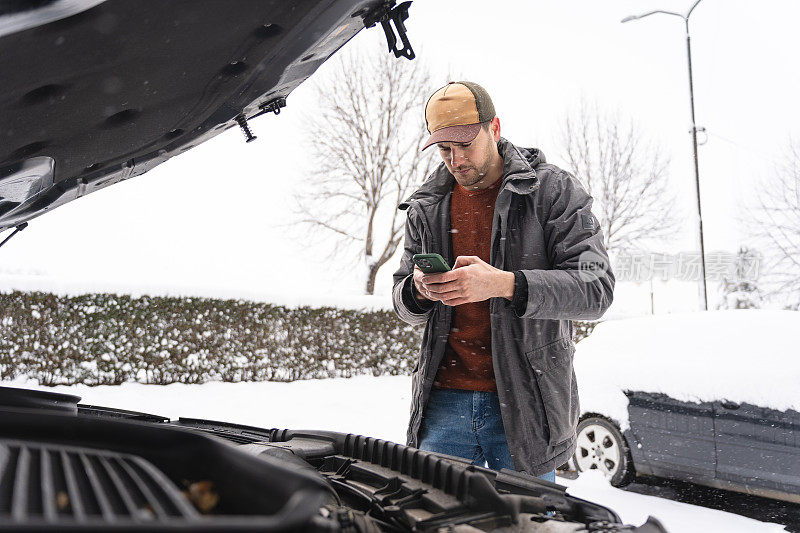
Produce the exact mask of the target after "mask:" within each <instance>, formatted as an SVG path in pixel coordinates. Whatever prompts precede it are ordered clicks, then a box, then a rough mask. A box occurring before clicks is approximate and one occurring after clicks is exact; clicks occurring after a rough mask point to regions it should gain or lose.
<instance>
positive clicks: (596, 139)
mask: <svg viewBox="0 0 800 533" xmlns="http://www.w3.org/2000/svg"><path fill="white" fill-rule="evenodd" d="M560 134H561V139H560V141H561V147H562V150H563V152H564V154H565V158H566V160H567V162H568V163H569V165H570V167H571V171H572V172H573V174H575V176H576V177H577V178H578V179H580V180H581V181H582V182H583V184H584V186H585V187H586V189H587V191H588V192H589V194H591V195H592V197H593V198H594V200H595V204H594V206H593V211H594V212H595V214H596V215H597V217H598V218H599V219H600V224H601V227H602V229H603V237H604V239H605V245H606V248H607V249H608V250H609V251H612V250H613V251H622V250H631V249H643V248H645V247H646V244H649V243H651V242H654V241H657V240H659V239H663V238H666V237H668V236H670V235H672V234H674V233H675V232H676V230H677V227H678V224H677V221H678V217H677V215H676V206H675V199H674V197H673V196H672V195H671V194H669V191H668V184H667V167H668V165H669V159H668V158H666V157H664V156H663V155H662V153H661V151H660V150H659V149H658V147H657V146H655V145H653V144H652V143H648V142H647V141H646V140H645V138H644V135H643V132H642V128H641V127H640V126H639V125H637V124H636V123H635V122H634V121H633V120H624V119H623V118H622V117H620V115H619V113H617V112H614V113H611V112H603V111H601V110H599V109H598V107H597V105H595V106H593V107H592V108H590V107H589V105H588V104H587V103H586V102H581V104H580V106H579V109H578V110H577V112H574V111H573V112H571V113H568V114H566V116H565V118H564V121H563V126H562V128H561V131H560Z"/></svg>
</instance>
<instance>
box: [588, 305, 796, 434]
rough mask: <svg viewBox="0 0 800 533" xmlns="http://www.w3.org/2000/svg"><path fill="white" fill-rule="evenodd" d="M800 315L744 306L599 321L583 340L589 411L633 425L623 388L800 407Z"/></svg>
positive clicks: (693, 398)
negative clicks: (799, 341)
mask: <svg viewBox="0 0 800 533" xmlns="http://www.w3.org/2000/svg"><path fill="white" fill-rule="evenodd" d="M797 331H800V313H798V312H796V311H771V310H760V309H738V310H727V311H704V312H696V313H679V314H671V315H656V316H646V317H639V318H628V319H624V320H609V321H606V322H603V323H601V324H598V325H597V327H595V329H594V331H593V332H592V334H591V335H589V336H588V337H587V338H586V339H584V340H582V341H581V342H579V343H578V344H577V345H576V353H575V373H576V375H577V378H578V387H579V390H580V399H581V409H582V410H583V411H584V412H597V413H602V414H605V415H606V416H610V417H612V418H614V419H615V420H617V421H618V422H619V423H620V425H622V427H623V429H625V428H627V425H628V420H627V410H628V400H627V398H626V397H625V395H624V394H623V393H622V392H621V391H622V390H625V389H628V390H638V391H647V392H662V393H665V394H668V395H669V396H671V397H673V398H675V399H677V400H682V401H689V402H701V401H712V400H723V399H725V400H730V401H734V402H738V403H751V404H755V405H760V406H763V407H771V408H773V409H778V410H781V411H783V410H786V409H794V410H798V411H800V396H798V394H797V384H798V383H800V358H798V357H797V354H798V347H797V337H796V332H797Z"/></svg>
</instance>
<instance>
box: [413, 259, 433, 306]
mask: <svg viewBox="0 0 800 533" xmlns="http://www.w3.org/2000/svg"><path fill="white" fill-rule="evenodd" d="M424 275H425V273H424V272H423V271H422V270H420V268H419V267H418V266H417V265H414V288H415V289H417V290H416V291H415V292H414V298H416V299H417V301H418V302H420V303H421V302H430V301H431V300H430V299H428V298H426V297H425V289H424V287H423V286H422V277H423V276H424Z"/></svg>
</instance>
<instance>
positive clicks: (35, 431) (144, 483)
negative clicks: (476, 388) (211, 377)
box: [0, 387, 665, 533]
mask: <svg viewBox="0 0 800 533" xmlns="http://www.w3.org/2000/svg"><path fill="white" fill-rule="evenodd" d="M79 401H80V398H78V397H77V396H72V395H66V394H56V393H51V392H44V391H35V390H25V389H13V388H6V387H0V522H2V523H3V524H4V529H9V530H14V531H22V530H26V531H31V530H36V531H276V532H277V531H287V532H289V531H309V532H314V531H319V532H320V533H322V532H335V531H348V532H380V531H386V532H395V533H397V532H404V531H408V532H412V531H416V532H434V531H463V532H465V533H466V532H470V531H504V532H507V533H508V532H512V531H516V532H520V533H523V532H531V533H536V532H539V533H555V532H563V533H566V532H578V531H586V532H592V531H596V532H603V531H617V532H630V533H634V532H636V533H665V530H664V529H663V527H662V526H661V525H660V524H659V522H658V521H657V520H655V519H653V518H650V519H648V521H647V522H646V523H645V524H643V525H641V526H639V527H634V526H626V525H623V524H621V523H620V520H619V517H618V516H617V515H616V514H615V513H614V512H613V511H611V510H609V509H607V508H605V507H602V506H600V505H597V504H594V503H591V502H588V501H585V500H581V499H579V498H575V497H573V496H570V495H568V494H566V492H565V491H564V487H561V486H560V485H556V484H554V483H549V482H547V481H543V480H541V479H538V478H534V477H532V476H529V475H527V474H523V473H521V472H513V471H510V470H501V471H499V472H498V471H494V470H490V469H487V468H481V467H478V466H475V465H472V464H469V462H468V461H466V460H464V459H460V458H457V457H451V456H447V455H441V454H435V453H432V452H426V451H422V450H417V449H415V448H411V447H408V446H403V445H401V444H395V443H393V442H389V441H385V440H381V439H375V438H371V437H363V436H359V435H353V434H346V433H336V432H331V431H313V430H312V431H302V430H287V429H266V428H257V427H250V426H242V425H236V424H230V423H225V422H214V421H209V420H199V419H186V418H181V419H178V420H174V421H171V420H170V419H169V418H166V417H162V416H158V415H152V414H147V413H138V412H132V411H124V410H119V409H113V408H108V407H99V406H92V405H83V404H79V403H78V402H79Z"/></svg>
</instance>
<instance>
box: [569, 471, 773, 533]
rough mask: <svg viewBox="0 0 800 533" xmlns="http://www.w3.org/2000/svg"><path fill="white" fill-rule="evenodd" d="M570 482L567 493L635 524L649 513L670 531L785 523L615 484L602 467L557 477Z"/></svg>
mask: <svg viewBox="0 0 800 533" xmlns="http://www.w3.org/2000/svg"><path fill="white" fill-rule="evenodd" d="M557 481H558V483H560V484H562V485H566V486H567V487H568V488H567V493H568V494H571V495H572V496H576V497H578V498H583V499H584V500H589V501H592V502H595V503H599V504H600V505H603V506H605V507H608V508H609V509H612V510H613V511H614V512H616V513H617V514H618V515H619V517H620V519H621V520H622V521H623V522H624V523H626V524H631V525H635V526H640V525H642V524H643V523H644V522H645V521H647V517H648V516H653V517H654V518H657V519H658V520H659V521H660V522H661V524H662V525H663V526H664V528H666V530H667V531H676V532H680V533H713V532H730V531H748V532H754V533H756V532H778V531H785V529H784V527H783V526H782V525H778V524H774V523H767V522H759V521H758V520H754V519H752V518H747V517H744V516H740V515H737V514H733V513H728V512H725V511H718V510H716V509H709V508H706V507H700V506H697V505H691V504H688V503H681V502H676V501H673V500H668V499H665V498H659V497H658V496H647V495H644V494H637V493H635V492H627V491H624V490H621V489H618V488H615V487H612V486H611V485H610V484H609V483H608V480H606V478H605V477H604V476H603V474H602V472H600V471H598V470H587V471H586V472H583V473H581V475H580V476H579V477H578V479H574V480H569V479H562V478H558V479H557Z"/></svg>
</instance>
